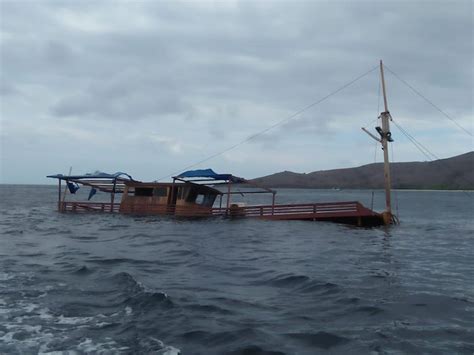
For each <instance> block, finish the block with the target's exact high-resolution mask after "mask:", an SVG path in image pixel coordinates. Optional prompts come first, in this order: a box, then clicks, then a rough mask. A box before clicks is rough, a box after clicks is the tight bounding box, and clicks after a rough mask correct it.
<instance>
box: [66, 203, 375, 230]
mask: <svg viewBox="0 0 474 355" xmlns="http://www.w3.org/2000/svg"><path fill="white" fill-rule="evenodd" d="M58 207H59V211H61V212H108V213H118V212H121V211H120V203H110V202H109V203H107V202H103V203H102V202H72V201H66V202H60V203H59V206H58ZM122 213H124V212H122ZM127 214H140V215H143V214H144V215H174V216H177V217H212V216H223V217H234V218H259V219H266V220H312V221H332V222H338V223H346V224H353V225H358V226H374V225H382V224H383V218H382V215H381V214H380V213H377V212H374V211H372V210H370V209H368V208H366V207H364V206H363V205H362V204H361V203H360V202H357V201H350V202H330V203H304V204H303V203H301V204H285V205H274V206H272V205H261V206H260V205H258V206H243V207H237V206H231V207H230V208H228V209H227V208H225V207H223V208H202V207H199V208H195V207H187V206H166V205H157V206H153V208H150V206H149V205H148V206H136V207H135V209H134V210H128V211H127Z"/></svg>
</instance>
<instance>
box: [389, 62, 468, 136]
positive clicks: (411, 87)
mask: <svg viewBox="0 0 474 355" xmlns="http://www.w3.org/2000/svg"><path fill="white" fill-rule="evenodd" d="M385 68H386V69H387V70H388V71H389V72H390V73H392V74H393V76H395V77H396V78H397V79H398V80H400V81H401V82H402V83H403V84H405V85H406V86H408V87H409V88H410V89H411V90H412V91H413V92H414V93H415V94H417V95H418V96H420V97H421V98H422V99H423V100H425V101H426V102H427V103H429V104H430V105H431V106H433V107H434V108H435V109H436V110H438V111H439V112H441V113H442V114H443V115H444V116H445V117H446V118H447V119H449V120H451V121H452V122H453V123H454V124H455V125H456V126H458V127H459V128H460V129H462V130H463V131H464V132H465V133H467V134H468V135H469V136H471V137H473V135H472V133H471V132H469V131H468V130H467V129H466V128H464V127H463V126H461V125H460V124H459V123H458V122H457V121H456V120H454V119H453V118H452V117H451V116H449V115H448V114H447V113H446V112H444V111H443V110H442V109H440V108H439V107H438V106H436V105H435V104H434V103H433V102H432V101H431V100H429V99H428V98H426V97H425V96H424V95H422V94H421V93H420V92H419V91H418V90H416V89H415V88H414V87H413V86H412V85H410V84H409V83H407V82H406V81H405V80H403V79H402V78H401V77H400V76H399V75H398V74H396V73H395V72H394V71H393V70H392V69H390V68H389V67H387V66H386V65H385Z"/></svg>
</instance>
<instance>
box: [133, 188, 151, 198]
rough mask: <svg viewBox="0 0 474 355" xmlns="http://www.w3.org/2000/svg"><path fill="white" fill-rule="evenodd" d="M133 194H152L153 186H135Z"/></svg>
mask: <svg viewBox="0 0 474 355" xmlns="http://www.w3.org/2000/svg"><path fill="white" fill-rule="evenodd" d="M135 196H153V188H150V187H136V188H135Z"/></svg>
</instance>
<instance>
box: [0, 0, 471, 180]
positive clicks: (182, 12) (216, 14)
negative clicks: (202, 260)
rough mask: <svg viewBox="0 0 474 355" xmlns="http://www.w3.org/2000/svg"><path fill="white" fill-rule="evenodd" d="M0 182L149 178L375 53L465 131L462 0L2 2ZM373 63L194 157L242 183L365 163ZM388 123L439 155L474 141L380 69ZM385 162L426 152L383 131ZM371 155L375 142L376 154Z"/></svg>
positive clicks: (374, 106)
mask: <svg viewBox="0 0 474 355" xmlns="http://www.w3.org/2000/svg"><path fill="white" fill-rule="evenodd" d="M0 4H1V8H0V9H1V14H0V17H1V18H0V20H1V21H0V27H1V37H0V51H1V53H0V55H1V63H0V69H1V80H0V95H1V96H0V98H1V107H0V114H1V121H0V139H1V151H0V155H1V166H0V170H1V171H0V183H48V182H51V183H52V181H48V179H46V178H45V175H47V174H53V173H67V171H68V170H69V167H70V166H72V167H73V173H87V172H93V171H96V170H101V171H105V172H116V171H125V172H128V173H130V174H131V175H132V176H133V177H134V178H136V179H140V180H154V179H157V178H160V177H163V176H166V175H168V174H171V173H175V172H178V171H181V170H182V169H183V168H185V167H187V166H189V165H191V164H193V163H195V162H197V161H200V160H202V159H205V158H206V157H208V156H211V155H213V154H215V153H218V152H221V151H223V150H225V149H227V148H229V147H230V146H233V145H235V144H236V143H238V142H240V141H242V140H244V139H245V138H246V137H248V136H250V135H252V134H254V133H256V132H259V131H262V130H264V129H266V128H267V127H269V126H272V125H273V124H275V123H276V122H279V121H281V120H284V119H285V118H287V117H289V116H291V115H292V114H293V113H295V112H297V111H298V110H299V109H301V108H303V107H305V106H307V105H309V104H311V103H313V102H315V101H317V100H319V99H320V98H322V97H324V96H326V95H327V94H329V93H330V92H332V91H334V90H336V89H338V88H339V87H341V86H343V85H345V84H346V83H348V82H350V81H351V80H353V79H354V78H356V77H358V76H359V75H361V74H364V73H366V72H367V71H369V70H370V69H372V68H374V67H376V66H377V64H378V60H379V59H383V60H384V63H385V64H386V65H387V66H388V67H389V68H390V69H391V70H393V71H394V72H395V73H397V74H398V75H399V76H400V77H401V78H403V79H404V80H406V81H407V82H409V83H410V84H411V85H412V86H413V87H415V88H416V89H417V90H419V91H420V92H421V93H422V94H423V95H424V96H426V97H427V98H429V99H430V100H431V101H432V102H434V103H435V104H436V105H437V106H439V107H440V108H441V109H442V110H444V111H445V112H446V113H447V114H448V115H450V116H451V117H452V118H453V119H455V120H456V121H457V122H458V123H459V124H460V125H462V126H463V127H464V128H465V129H467V130H468V131H469V132H472V131H473V103H472V100H473V8H472V7H473V5H472V1H470V0H467V1H393V2H391V1H375V0H374V1H357V2H356V1H297V2H295V1H188V2H181V1H149V2H132V1H122V2H112V1H102V2H97V1H31V2H29V1H28V2H27V1H21V0H20V1H4V0H1V1H0ZM378 80H379V77H378V71H377V70H374V71H373V72H371V73H370V74H368V75H366V76H364V77H363V78H362V79H360V80H358V81H357V82H356V83H354V84H353V85H351V86H349V87H348V88H346V89H344V90H342V91H341V92H339V93H338V94H337V95H335V96H332V97H330V98H329V99H327V100H326V101H324V102H322V103H321V104H319V105H316V106H314V107H312V108H311V109H309V110H307V111H305V112H304V113H303V114H301V115H298V116H297V117H295V118H294V119H292V120H289V121H287V122H285V123H284V124H282V125H280V126H278V127H276V128H274V129H272V130H269V131H268V132H266V133H265V134H263V135H261V136H258V137H256V138H255V139H253V140H251V141H250V142H247V143H245V144H242V145H240V146H238V147H237V148H235V149H233V150H231V151H228V152H226V153H225V154H223V155H220V156H218V157H216V158H214V159H212V160H209V161H207V162H205V163H203V164H200V165H198V166H196V167H195V168H208V167H212V168H213V169H214V170H216V171H217V172H223V173H224V172H225V173H227V172H229V173H234V174H235V175H238V176H244V177H248V178H253V177H257V176H261V175H266V174H270V173H274V172H278V171H282V170H291V171H296V172H311V171H315V170H321V169H331V168H339V167H349V166H357V165H362V164H368V163H372V162H374V152H375V147H374V142H373V141H372V140H371V138H370V137H368V136H367V135H366V134H365V133H363V132H362V131H361V130H360V127H361V126H367V127H368V128H370V129H371V130H373V127H374V126H375V125H376V123H377V122H376V119H377V116H378V112H380V111H381V107H380V108H379V82H378ZM386 81H387V91H388V95H389V97H388V99H389V109H390V111H391V113H392V116H393V118H394V120H396V122H397V123H398V124H400V125H401V126H402V127H404V128H405V129H406V130H407V131H408V132H410V133H411V134H412V135H413V136H414V137H416V138H417V139H418V140H419V141H420V142H421V143H422V144H423V145H424V146H426V147H427V148H428V149H430V150H431V151H432V152H433V153H434V154H436V155H437V156H438V157H440V158H445V157H449V156H453V155H457V154H462V153H465V152H467V151H470V150H473V139H472V136H470V135H468V134H467V133H466V132H464V131H463V130H461V129H460V128H459V127H457V126H456V125H455V124H453V123H452V122H451V121H449V120H448V119H446V118H445V117H444V116H443V115H441V114H440V113H439V112H438V111H436V110H435V109H434V108H433V107H431V106H430V105H429V104H427V103H426V102H425V101H423V99H421V98H420V97H418V96H416V95H415V94H414V93H413V92H411V91H410V89H408V88H407V87H406V86H404V85H403V84H402V83H401V82H400V81H398V79H396V78H395V77H394V76H393V75H391V74H390V73H389V72H387V74H386ZM392 132H393V137H394V139H395V143H394V145H393V152H394V154H393V157H394V160H395V161H412V160H426V158H425V157H424V156H423V155H422V154H421V153H420V152H419V151H418V150H417V149H416V148H415V147H414V146H413V145H412V144H411V143H410V142H409V141H408V140H407V139H406V138H405V137H404V136H402V134H401V132H400V131H398V129H397V128H396V127H392ZM381 156H382V154H381V151H380V149H378V151H377V157H376V159H377V161H380V158H381Z"/></svg>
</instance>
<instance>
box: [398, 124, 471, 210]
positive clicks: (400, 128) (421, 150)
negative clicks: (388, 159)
mask: <svg viewBox="0 0 474 355" xmlns="http://www.w3.org/2000/svg"><path fill="white" fill-rule="evenodd" d="M392 123H393V124H394V125H395V126H396V127H397V128H398V129H399V130H400V132H402V133H403V135H404V136H405V137H407V138H408V140H409V141H410V142H412V143H413V145H414V146H415V147H416V148H417V149H418V150H419V151H420V152H421V153H423V155H424V156H425V157H426V158H427V159H428V160H429V161H430V162H432V163H437V162H439V161H440V160H441V159H440V158H439V157H438V156H436V155H435V154H434V153H432V152H431V151H430V150H428V148H426V147H425V146H424V145H422V144H421V143H420V142H418V141H417V140H416V139H415V137H413V136H412V135H411V134H410V133H408V131H407V130H406V129H404V128H403V127H401V126H400V125H399V124H398V123H397V122H395V120H393V119H392ZM418 145H419V146H418ZM423 149H424V150H426V152H425V151H424V150H423ZM392 154H393V148H392ZM430 155H431V156H430ZM392 159H393V155H392ZM458 178H459V179H460V180H462V181H463V182H465V183H466V184H468V185H469V184H471V182H470V181H468V180H467V179H466V178H464V177H462V176H460V177H458ZM462 192H463V193H464V194H465V195H466V196H469V197H471V195H470V194H469V193H467V192H466V191H464V190H462ZM397 204H398V201H397ZM397 208H398V207H397Z"/></svg>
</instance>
